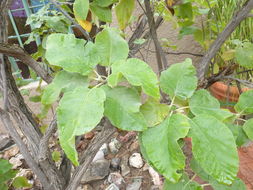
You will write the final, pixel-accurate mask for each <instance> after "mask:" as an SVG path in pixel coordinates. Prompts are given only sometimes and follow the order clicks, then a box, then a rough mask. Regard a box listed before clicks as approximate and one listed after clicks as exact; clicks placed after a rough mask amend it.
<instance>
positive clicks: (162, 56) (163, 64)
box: [144, 0, 168, 73]
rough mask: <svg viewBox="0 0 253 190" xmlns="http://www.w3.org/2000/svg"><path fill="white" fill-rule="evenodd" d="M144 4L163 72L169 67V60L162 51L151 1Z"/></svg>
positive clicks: (159, 64)
mask: <svg viewBox="0 0 253 190" xmlns="http://www.w3.org/2000/svg"><path fill="white" fill-rule="evenodd" d="M144 4H145V8H146V15H147V17H148V24H149V28H150V34H151V38H152V39H153V41H154V44H155V49H156V58H157V63H158V69H159V71H161V70H164V69H166V68H167V66H168V64H167V60H166V57H165V54H164V52H163V50H162V47H161V45H160V43H159V41H158V37H157V33H156V28H155V20H154V16H153V12H152V9H151V6H150V0H145V1H144ZM159 73H160V72H159Z"/></svg>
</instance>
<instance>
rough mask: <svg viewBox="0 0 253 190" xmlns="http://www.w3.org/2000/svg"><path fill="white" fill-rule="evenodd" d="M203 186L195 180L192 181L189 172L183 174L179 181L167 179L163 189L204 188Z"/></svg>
mask: <svg viewBox="0 0 253 190" xmlns="http://www.w3.org/2000/svg"><path fill="white" fill-rule="evenodd" d="M202 189H203V188H202V187H201V186H200V185H199V184H198V183H196V182H195V181H190V179H189V177H188V176H187V174H183V176H182V177H181V179H180V181H179V182H178V183H171V182H170V181H169V180H165V182H164V185H163V190H202Z"/></svg>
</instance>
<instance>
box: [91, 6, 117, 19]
mask: <svg viewBox="0 0 253 190" xmlns="http://www.w3.org/2000/svg"><path fill="white" fill-rule="evenodd" d="M90 9H91V12H92V13H93V14H95V15H96V16H97V17H98V19H99V20H101V21H104V22H112V11H111V8H109V7H100V6H99V5H98V4H97V3H96V2H92V3H91V4H90Z"/></svg>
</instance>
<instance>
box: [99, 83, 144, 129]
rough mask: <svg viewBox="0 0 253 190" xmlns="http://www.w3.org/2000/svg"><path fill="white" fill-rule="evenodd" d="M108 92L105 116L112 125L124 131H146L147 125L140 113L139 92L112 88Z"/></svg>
mask: <svg viewBox="0 0 253 190" xmlns="http://www.w3.org/2000/svg"><path fill="white" fill-rule="evenodd" d="M103 89H104V90H105V92H106V101H105V113H104V115H105V116H106V117H107V118H108V119H109V120H110V121H111V123H112V124H113V125H114V126H115V127H118V128H119V129H122V130H127V131H144V130H146V129H147V123H146V121H145V119H144V116H143V115H142V114H141V113H140V106H141V100H140V96H139V94H138V92H136V91H135V90H134V89H131V88H126V87H116V88H110V87H108V86H104V88H103Z"/></svg>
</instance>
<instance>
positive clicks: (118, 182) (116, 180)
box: [107, 173, 125, 187]
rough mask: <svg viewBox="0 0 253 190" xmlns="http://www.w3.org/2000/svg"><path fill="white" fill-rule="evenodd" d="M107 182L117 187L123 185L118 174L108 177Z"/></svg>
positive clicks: (122, 180)
mask: <svg viewBox="0 0 253 190" xmlns="http://www.w3.org/2000/svg"><path fill="white" fill-rule="evenodd" d="M107 181H108V182H109V183H113V184H115V185H117V187H120V186H123V185H124V183H125V181H124V178H123V177H122V176H121V175H120V173H111V174H110V175H109V176H108V179H107Z"/></svg>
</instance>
